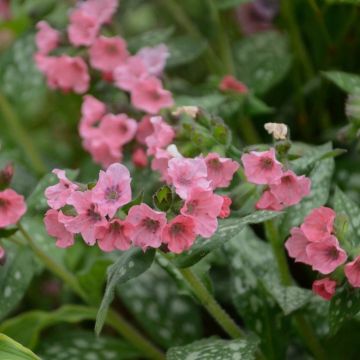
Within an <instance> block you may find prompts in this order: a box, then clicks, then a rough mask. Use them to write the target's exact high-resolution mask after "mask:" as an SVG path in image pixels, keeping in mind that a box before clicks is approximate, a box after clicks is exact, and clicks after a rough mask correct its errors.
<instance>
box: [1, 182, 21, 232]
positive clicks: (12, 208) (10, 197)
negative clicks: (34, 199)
mask: <svg viewBox="0 0 360 360" xmlns="http://www.w3.org/2000/svg"><path fill="white" fill-rule="evenodd" d="M25 212H26V204H25V201H24V197H23V196H22V195H19V194H18V193H17V192H16V191H14V190H12V189H6V190H3V191H0V228H3V227H6V226H9V225H14V224H16V223H17V222H18V221H19V220H20V218H21V217H22V216H23V215H24V214H25Z"/></svg>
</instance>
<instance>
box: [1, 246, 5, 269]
mask: <svg viewBox="0 0 360 360" xmlns="http://www.w3.org/2000/svg"><path fill="white" fill-rule="evenodd" d="M5 262H6V252H5V249H4V248H3V247H1V246H0V266H3V265H5Z"/></svg>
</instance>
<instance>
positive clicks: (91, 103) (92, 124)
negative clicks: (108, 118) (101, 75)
mask: <svg viewBox="0 0 360 360" xmlns="http://www.w3.org/2000/svg"><path fill="white" fill-rule="evenodd" d="M105 113H106V105H105V104H104V103H103V102H101V101H100V100H98V99H96V98H95V97H94V96H92V95H85V96H84V97H83V103H82V105H81V115H82V116H81V120H80V125H79V132H80V136H81V137H83V138H92V137H97V136H99V125H100V121H101V120H102V117H103V116H104V115H105Z"/></svg>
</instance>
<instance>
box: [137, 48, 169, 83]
mask: <svg viewBox="0 0 360 360" xmlns="http://www.w3.org/2000/svg"><path fill="white" fill-rule="evenodd" d="M137 56H138V57H139V58H140V59H141V60H142V61H143V63H144V65H145V67H146V69H147V72H148V74H149V75H155V76H160V75H161V74H162V72H163V70H164V68H165V65H166V59H167V58H168V57H169V56H170V53H169V50H168V48H167V46H166V45H165V44H159V45H156V46H154V47H144V48H142V49H141V50H140V51H139V52H138V53H137Z"/></svg>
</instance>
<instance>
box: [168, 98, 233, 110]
mask: <svg viewBox="0 0 360 360" xmlns="http://www.w3.org/2000/svg"><path fill="white" fill-rule="evenodd" d="M225 101H226V97H225V96H224V95H221V94H208V95H203V96H187V95H178V96H175V103H176V105H177V106H198V107H201V108H203V109H205V110H207V111H209V112H216V110H217V108H218V107H219V106H220V105H222V104H224V102H225Z"/></svg>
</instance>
